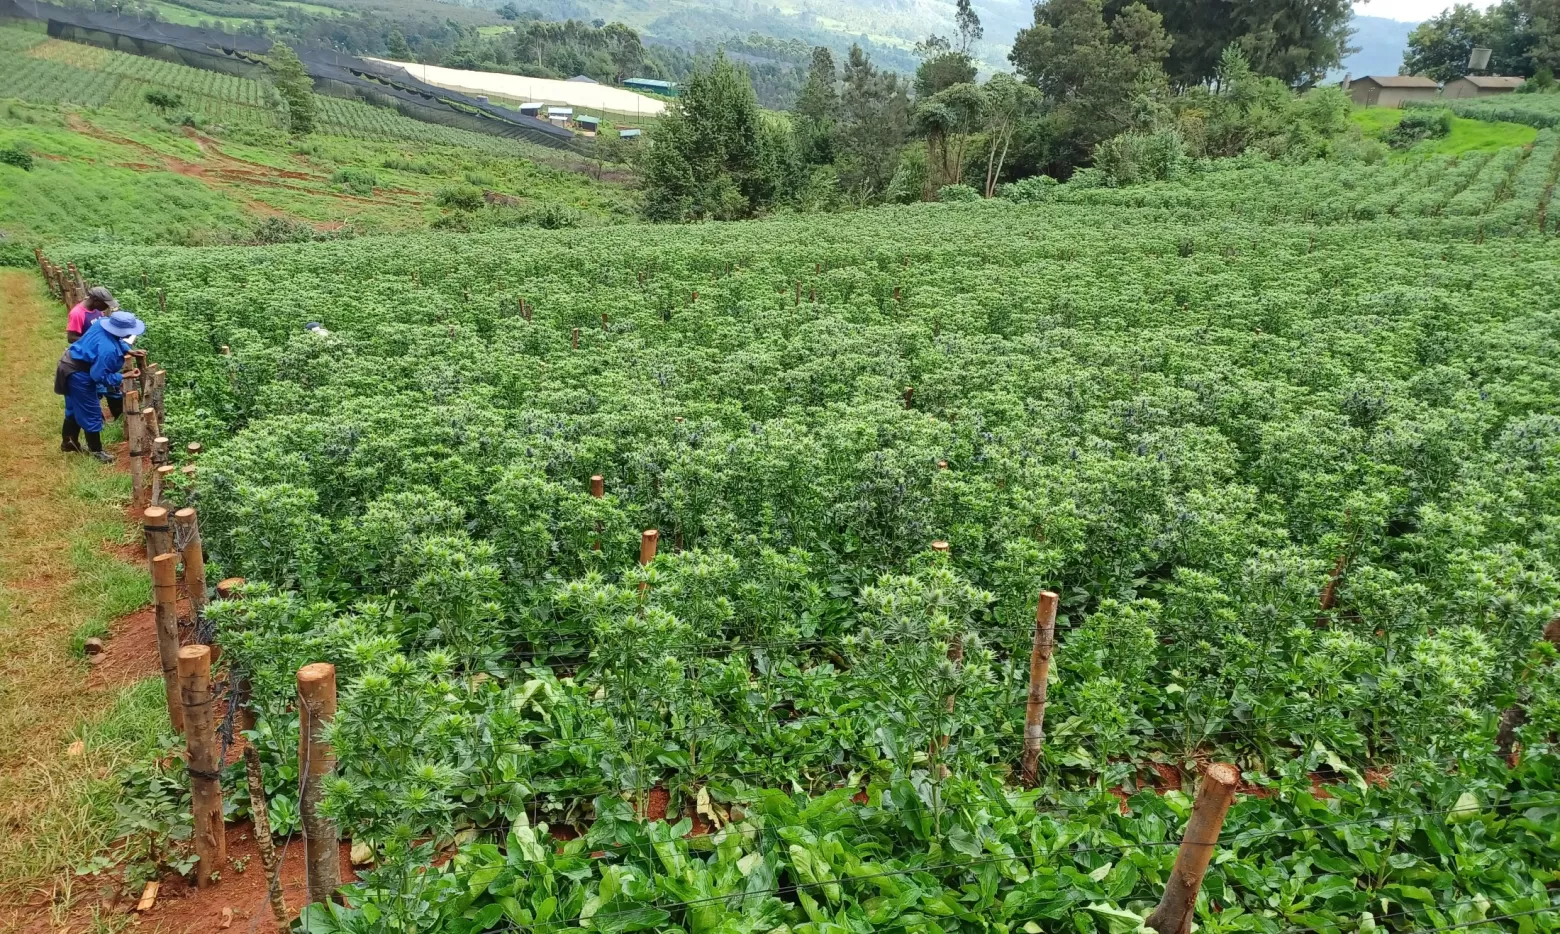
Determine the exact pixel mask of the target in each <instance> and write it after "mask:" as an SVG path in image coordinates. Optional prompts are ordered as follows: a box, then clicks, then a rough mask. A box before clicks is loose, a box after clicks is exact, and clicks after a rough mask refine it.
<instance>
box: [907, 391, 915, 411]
mask: <svg viewBox="0 0 1560 934" xmlns="http://www.w3.org/2000/svg"><path fill="white" fill-rule="evenodd" d="M914 399H915V387H914V386H906V387H905V408H907V409H908V408H910V404H911V401H912V400H914Z"/></svg>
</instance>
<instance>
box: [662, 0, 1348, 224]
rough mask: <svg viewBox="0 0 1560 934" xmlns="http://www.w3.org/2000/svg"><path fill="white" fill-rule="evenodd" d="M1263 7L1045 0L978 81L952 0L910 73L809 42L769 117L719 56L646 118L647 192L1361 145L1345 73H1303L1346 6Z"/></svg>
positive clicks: (1164, 169) (787, 196)
mask: <svg viewBox="0 0 1560 934" xmlns="http://www.w3.org/2000/svg"><path fill="white" fill-rule="evenodd" d="M1264 9H1266V11H1267V13H1268V14H1269V15H1270V18H1269V19H1268V20H1267V22H1265V23H1264V24H1263V25H1262V26H1261V27H1260V28H1258V27H1257V26H1256V25H1255V23H1256V19H1254V18H1253V17H1255V15H1256V14H1254V13H1252V12H1251V11H1249V10H1248V11H1245V12H1244V13H1242V15H1241V16H1236V17H1234V18H1233V20H1232V21H1227V20H1220V21H1219V22H1217V23H1214V22H1212V20H1213V19H1215V17H1213V16H1212V15H1211V14H1210V15H1209V16H1206V17H1203V18H1201V19H1198V18H1197V17H1192V16H1190V15H1189V14H1188V13H1187V11H1186V10H1178V9H1176V8H1174V7H1173V6H1171V5H1169V4H1158V3H1156V4H1155V5H1149V4H1147V3H1142V2H1133V3H1128V4H1124V5H1121V4H1116V3H1113V2H1110V0H1043V2H1041V3H1037V4H1036V6H1035V11H1034V22H1033V24H1032V25H1031V26H1029V27H1028V28H1026V29H1024V30H1022V31H1021V32H1020V33H1019V34H1018V37H1017V39H1016V41H1015V43H1014V45H1013V48H1012V50H1011V52H1010V53H1009V56H1008V60H1009V63H1010V64H1011V65H1012V66H1013V71H1012V72H1001V73H997V74H994V75H991V76H990V77H989V78H987V79H986V80H984V81H980V80H979V79H978V74H977V66H976V62H975V60H974V58H973V56H972V52H971V50H972V48H973V47H974V44H975V43H976V42H978V41H979V40H980V39H981V38H982V35H983V30H982V27H981V23H980V18H979V16H978V15H977V14H976V12H975V10H974V9H973V8H972V6H971V4H970V0H958V3H957V6H956V11H955V20H954V25H955V31H954V32H953V33H952V34H951V35H948V36H941V35H935V34H934V35H930V36H928V37H927V38H926V39H925V40H923V41H922V42H920V43H918V44H917V46H916V52H917V54H918V55H919V56H920V59H921V63H920V66H919V67H918V68H917V69H916V72H915V75H914V77H913V78H906V77H904V76H901V75H900V74H898V73H895V72H892V71H887V70H883V69H880V68H878V67H877V66H876V65H874V63H873V62H872V60H871V58H870V56H868V54H867V53H866V52H865V51H863V50H862V49H861V47H860V46H852V47H851V49H850V51H849V53H848V54H847V55H846V56H845V59H844V61H843V62H839V63H836V61H835V58H834V55H833V53H832V52H831V51H830V50H829V49H827V48H823V47H818V48H815V49H814V50H813V52H812V56H811V61H810V63H809V66H808V71H807V79H806V81H805V83H804V84H803V86H802V88H801V90H800V92H799V93H798V95H797V99H796V104H795V106H794V107H793V108H792V110H791V112H790V113H789V114H787V115H786V116H785V117H783V118H782V117H776V116H774V115H771V114H765V113H763V112H762V111H761V110H760V108H759V106H758V102H757V99H756V96H755V94H754V91H753V89H752V87H751V85H750V84H749V82H748V81H747V78H746V76H745V75H744V74H743V73H742V72H741V71H740V70H739V69H738V68H736V67H735V66H734V65H733V63H732V62H731V61H730V60H729V59H728V58H727V57H725V56H717V57H716V58H715V59H714V60H713V61H711V62H710V63H708V64H707V65H706V66H703V67H701V68H699V69H698V70H697V71H696V72H695V73H694V74H693V75H692V76H691V77H690V78H689V79H688V81H687V82H686V83H685V84H684V85H683V87H682V96H681V98H680V99H679V101H678V102H677V103H676V104H675V105H674V106H673V107H672V109H671V111H670V113H669V114H668V115H667V116H666V117H665V118H663V119H662V120H661V121H660V123H659V124H658V125H657V126H656V127H655V128H654V130H653V131H652V134H651V145H650V146H649V147H648V149H647V150H646V151H645V152H644V154H643V155H642V158H641V164H640V168H641V175H642V183H643V187H644V191H645V202H644V210H645V213H646V215H647V216H648V217H650V218H651V219H654V220H662V221H668V220H700V219H731V218H739V217H751V216H755V215H759V214H764V213H768V212H772V211H777V210H835V209H840V208H847V207H858V206H864V205H870V204H878V203H887V202H897V203H905V202H912V201H920V200H937V199H943V200H947V199H969V198H979V197H992V196H994V195H996V194H997V193H998V190H999V188H1001V186H1003V185H1004V184H1008V183H1013V182H1017V181H1020V180H1023V179H1027V178H1031V177H1034V176H1040V175H1044V176H1046V177H1047V179H1048V180H1054V179H1057V178H1072V179H1073V180H1074V182H1075V183H1076V184H1107V185H1120V184H1132V183H1134V182H1139V181H1146V180H1152V179H1159V178H1166V177H1170V176H1173V175H1174V174H1176V173H1177V172H1179V171H1182V170H1184V169H1185V168H1186V167H1187V166H1188V165H1189V164H1191V163H1192V162H1194V161H1195V160H1197V159H1201V158H1212V157H1220V156H1234V155H1240V154H1242V153H1245V152H1247V151H1250V150H1256V151H1258V152H1260V153H1262V154H1264V155H1265V156H1268V157H1271V158H1285V159H1309V158H1317V157H1322V156H1327V155H1334V154H1338V153H1341V152H1344V151H1346V150H1348V151H1360V152H1362V153H1363V151H1364V150H1366V149H1367V148H1368V147H1367V145H1366V144H1365V143H1364V142H1363V141H1361V140H1359V139H1358V138H1357V134H1355V136H1353V137H1351V136H1350V134H1349V132H1348V129H1349V127H1348V119H1347V115H1348V108H1349V103H1348V100H1347V98H1346V97H1345V96H1344V95H1343V93H1342V91H1341V90H1339V89H1337V88H1335V87H1333V88H1320V87H1314V86H1312V85H1314V84H1315V82H1317V81H1318V80H1319V79H1320V77H1321V76H1322V75H1323V74H1324V73H1325V72H1326V70H1327V69H1328V68H1330V67H1332V66H1334V65H1336V64H1337V62H1338V61H1339V59H1340V58H1341V56H1342V55H1343V54H1344V52H1345V51H1346V39H1347V21H1348V17H1349V15H1350V14H1349V9H1348V7H1347V5H1346V4H1344V3H1338V4H1333V5H1330V6H1329V5H1328V4H1327V3H1322V4H1317V3H1315V2H1311V3H1306V4H1303V5H1302V4H1293V5H1290V6H1289V7H1288V8H1285V7H1284V6H1283V5H1282V4H1276V3H1275V4H1268V5H1267V6H1266V7H1264ZM1241 22H1245V23H1246V26H1245V27H1238V25H1234V24H1238V23H1241ZM1232 23H1233V24H1232ZM1188 24H1189V25H1188ZM1241 28H1245V30H1246V31H1245V32H1241V31H1240V29H1241ZM1219 42H1223V45H1222V46H1218V47H1217V48H1216V50H1215V51H1214V52H1213V53H1212V55H1211V57H1210V55H1209V52H1208V49H1209V48H1213V47H1214V44H1215V43H1219Z"/></svg>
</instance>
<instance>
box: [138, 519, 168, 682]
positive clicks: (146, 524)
mask: <svg viewBox="0 0 1560 934" xmlns="http://www.w3.org/2000/svg"><path fill="white" fill-rule="evenodd" d="M141 528H142V530H143V531H144V532H145V533H146V560H147V561H148V562H151V561H155V560H157V556H158V555H165V554H167V553H168V552H170V551H172V550H173V529H172V528H170V527H169V525H168V510H167V509H165V508H163V507H162V506H148V507H146V508H145V509H143V510H142V511H141ZM151 567H152V568H153V569H155V568H156V567H157V566H156V565H155V564H153V565H151ZM170 661H172V660H171V659H170Z"/></svg>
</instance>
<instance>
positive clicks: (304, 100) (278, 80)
mask: <svg viewBox="0 0 1560 934" xmlns="http://www.w3.org/2000/svg"><path fill="white" fill-rule="evenodd" d="M265 63H266V67H267V68H268V69H269V70H270V72H271V82H272V83H273V84H275V85H276V90H277V93H279V94H281V95H282V100H284V101H286V102H287V129H288V130H290V131H291V132H292V133H293V135H295V136H307V135H308V134H310V133H313V132H314V82H313V81H311V80H310V79H309V75H308V72H305V71H304V70H303V62H301V61H299V60H298V53H297V52H294V51H293V50H292V48H291V47H289V46H287V45H284V44H283V43H280V42H276V43H273V44H272V45H271V51H269V52H267V53H266V60H265Z"/></svg>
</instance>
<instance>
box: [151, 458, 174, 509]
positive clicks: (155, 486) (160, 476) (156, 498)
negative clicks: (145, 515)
mask: <svg viewBox="0 0 1560 934" xmlns="http://www.w3.org/2000/svg"><path fill="white" fill-rule="evenodd" d="M176 470H178V468H177V467H175V466H173V465H172V464H163V465H162V466H161V467H158V468H157V469H156V470H154V471H152V505H153V506H164V505H167V504H166V503H164V502H163V494H164V493H166V492H167V491H168V478H169V477H171V476H172V475H173V473H174V471H176Z"/></svg>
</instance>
